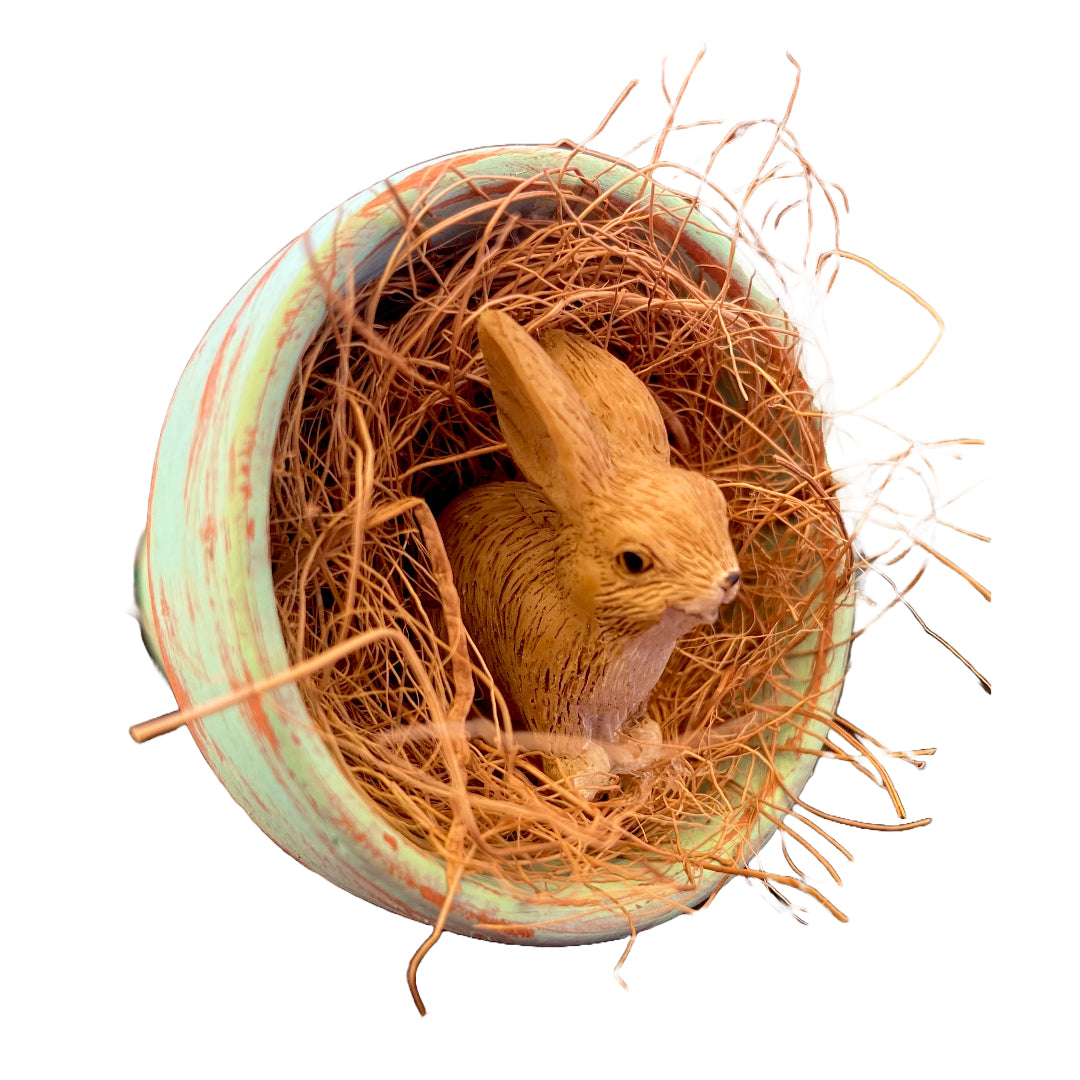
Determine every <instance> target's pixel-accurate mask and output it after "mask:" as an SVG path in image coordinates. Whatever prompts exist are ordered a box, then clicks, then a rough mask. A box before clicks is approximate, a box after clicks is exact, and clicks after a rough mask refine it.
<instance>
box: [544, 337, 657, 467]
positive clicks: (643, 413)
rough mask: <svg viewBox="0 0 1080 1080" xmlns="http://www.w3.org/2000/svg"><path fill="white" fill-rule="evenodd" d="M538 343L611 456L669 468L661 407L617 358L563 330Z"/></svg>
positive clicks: (645, 387)
mask: <svg viewBox="0 0 1080 1080" xmlns="http://www.w3.org/2000/svg"><path fill="white" fill-rule="evenodd" d="M541 343H542V344H543V346H544V349H545V350H546V352H547V354H548V355H549V356H550V357H551V358H552V360H554V361H555V363H556V364H558V365H559V367H560V368H561V370H562V371H563V372H564V373H565V374H566V376H567V378H568V379H569V380H570V382H571V383H573V385H574V389H575V390H577V392H578V393H579V394H580V395H581V400H582V401H584V402H585V406H586V408H587V409H588V410H589V412H591V413H592V414H593V416H595V417H596V422H597V423H598V424H599V425H600V428H601V429H602V430H603V431H604V432H605V433H606V435H607V440H608V445H609V447H610V448H611V453H612V455H613V456H615V457H620V456H622V457H625V456H627V455H630V456H635V457H645V458H648V459H649V460H650V461H652V462H656V463H658V464H663V465H668V464H670V462H671V447H670V446H669V445H668V437H667V428H666V427H665V425H664V418H663V416H662V415H661V413H660V406H659V405H658V404H657V403H656V398H655V397H653V394H652V391H650V390H649V388H648V387H647V386H646V385H645V384H644V383H643V382H642V381H641V380H640V379H639V378H638V377H637V376H636V375H635V374H634V373H633V372H632V371H631V370H630V369H629V368H628V367H627V366H626V365H625V364H624V363H623V362H622V361H621V360H619V359H618V358H616V357H614V356H612V355H611V353H609V352H608V351H607V350H606V349H601V348H600V347H599V346H598V345H594V344H592V342H590V341H586V340H585V339H584V338H582V337H578V336H577V335H576V334H569V333H567V332H566V331H565V330H549V331H547V332H546V333H545V334H544V335H543V337H542V338H541Z"/></svg>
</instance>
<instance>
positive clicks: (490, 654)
mask: <svg viewBox="0 0 1080 1080" xmlns="http://www.w3.org/2000/svg"><path fill="white" fill-rule="evenodd" d="M478 336H479V340H480V347H481V351H482V353H483V357H484V362H485V366H486V368H487V372H488V378H489V381H490V384H491V389H492V394H493V396H494V399H495V406H496V411H497V414H498V418H499V425H500V428H501V430H502V433H503V437H504V438H505V440H506V443H507V447H508V449H509V451H510V454H511V456H512V457H513V459H514V461H515V463H516V464H517V466H518V468H519V469H520V470H521V472H522V473H523V474H524V475H525V477H526V479H527V481H528V482H527V483H522V482H503V483H492V484H486V485H483V486H481V487H477V488H473V489H472V490H469V491H466V492H465V493H463V494H462V495H460V496H458V498H456V499H455V500H454V501H453V502H452V503H451V504H450V505H449V506H448V507H447V508H446V510H445V511H444V512H443V513H442V515H441V516H440V518H439V530H440V532H441V533H442V536H443V541H444V544H445V546H446V551H447V555H448V556H449V559H450V564H451V566H452V568H453V572H454V579H455V583H456V585H457V589H458V592H459V594H460V597H461V609H462V618H463V620H464V623H465V626H466V627H467V629H468V631H469V633H470V635H471V636H472V638H473V641H474V642H475V643H476V645H477V647H478V648H479V650H480V652H481V653H482V654H483V656H484V658H485V659H486V661H487V663H488V664H489V665H490V666H491V672H492V676H493V677H494V680H495V683H496V685H497V686H498V687H499V689H500V690H501V691H502V693H503V695H504V696H505V698H506V699H507V702H508V705H509V706H510V709H511V715H512V717H513V720H514V722H515V724H516V725H518V726H520V727H524V728H525V729H526V730H528V731H531V732H540V733H551V734H555V735H576V736H579V737H580V736H582V735H584V736H585V738H586V740H588V741H587V742H586V743H585V744H584V748H583V749H582V750H581V751H580V752H579V753H578V754H575V755H574V756H572V757H563V758H559V757H558V756H556V755H551V756H550V757H549V758H548V761H547V766H546V767H547V771H548V772H549V773H550V774H551V775H552V776H560V775H561V776H563V777H565V778H566V779H568V780H569V781H570V782H571V783H572V784H573V785H574V787H575V788H576V789H577V790H578V792H579V794H581V795H583V796H584V797H586V798H590V799H591V798H595V797H596V796H597V795H598V794H599V793H600V791H601V790H603V788H604V787H605V786H607V785H608V784H611V783H613V782H614V777H613V776H612V773H613V772H616V771H628V769H627V766H625V765H623V766H621V767H618V766H615V765H613V761H612V758H611V756H610V755H609V754H608V753H607V752H606V751H605V749H604V745H603V744H608V745H609V746H610V744H611V743H612V742H614V741H615V740H617V739H622V740H624V741H625V740H626V739H627V738H629V740H630V741H631V742H636V743H640V744H642V745H643V748H644V750H645V752H643V753H642V754H639V755H638V757H637V758H636V759H632V760H634V761H635V762H636V765H637V766H639V767H641V766H647V765H648V763H649V760H650V758H649V754H648V752H647V747H648V746H649V745H650V744H657V743H659V742H660V739H661V736H660V727H659V725H658V724H657V723H656V721H655V720H652V719H649V718H648V716H647V706H648V699H649V694H650V692H651V691H652V689H653V687H654V686H655V685H656V682H657V681H658V679H659V678H660V676H661V674H662V672H663V670H664V667H665V666H666V664H667V662H668V659H669V658H670V656H671V653H672V651H673V649H674V647H675V643H676V641H677V640H678V638H679V637H681V636H682V635H683V634H685V633H687V632H688V631H690V630H692V629H693V628H694V627H696V626H699V625H701V624H703V623H710V622H713V621H714V620H715V619H716V618H717V616H718V613H719V609H720V606H721V605H722V604H726V603H729V602H731V601H732V600H733V599H734V598H735V595H736V592H737V590H738V582H739V568H738V563H737V560H736V556H735V552H734V549H733V547H732V544H731V539H730V536H729V533H728V519H727V506H726V503H725V500H724V496H723V495H722V493H721V491H720V489H719V488H718V487H717V485H716V484H715V483H714V482H713V481H712V480H710V479H708V478H707V477H705V476H702V475H700V474H698V473H695V472H691V471H689V470H687V469H682V468H678V467H676V466H673V465H672V464H671V462H670V451H669V447H668V440H667V433H666V429H665V426H664V421H663V418H662V416H661V413H660V410H659V407H658V405H657V403H656V400H655V399H654V397H653V395H652V393H651V392H650V391H649V389H648V388H647V387H646V385H645V384H644V383H642V382H641V381H640V380H639V379H638V378H637V377H636V376H635V375H634V374H633V373H632V372H631V370H630V369H629V368H628V367H627V366H626V365H625V364H623V363H622V362H621V361H620V360H618V359H616V358H615V357H614V356H612V355H611V354H610V353H608V352H606V351H605V350H603V349H601V348H599V347H598V346H596V345H593V344H591V343H590V342H587V341H585V340H584V339H582V338H578V337H576V336H574V335H572V334H569V333H566V332H561V331H549V332H548V333H547V334H545V336H544V337H543V338H542V340H541V342H540V343H538V342H536V341H534V340H533V338H532V337H530V335H529V334H528V333H527V332H526V331H525V330H524V329H523V328H522V327H521V326H519V325H518V324H517V323H516V322H514V321H513V320H512V319H511V318H509V317H508V316H507V315H505V314H503V313H501V312H499V311H496V310H493V309H489V310H487V311H485V312H483V313H482V314H481V315H480V316H479V319H478ZM620 760H623V759H620Z"/></svg>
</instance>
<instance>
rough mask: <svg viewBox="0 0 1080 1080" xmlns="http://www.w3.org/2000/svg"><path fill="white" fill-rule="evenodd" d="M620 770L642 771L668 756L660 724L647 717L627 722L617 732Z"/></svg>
mask: <svg viewBox="0 0 1080 1080" xmlns="http://www.w3.org/2000/svg"><path fill="white" fill-rule="evenodd" d="M619 741H620V743H622V744H623V746H622V747H621V754H620V758H621V759H622V760H621V761H620V763H619V764H620V768H619V771H620V772H643V771H644V770H646V769H650V768H652V766H653V765H655V764H656V763H657V762H658V761H662V760H663V759H664V758H666V757H667V756H668V753H667V751H666V750H665V749H664V735H663V732H662V731H661V730H660V725H659V724H658V723H657V722H656V721H655V720H652V719H650V718H649V717H645V718H643V719H641V720H638V721H637V723H635V724H629V725H628V726H626V727H624V728H623V729H622V731H620V732H619Z"/></svg>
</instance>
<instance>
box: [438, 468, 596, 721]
mask: <svg viewBox="0 0 1080 1080" xmlns="http://www.w3.org/2000/svg"><path fill="white" fill-rule="evenodd" d="M439 531H440V533H441V534H442V537H443V544H444V545H445V547H446V553H447V556H448V557H449V559H450V565H451V567H452V569H453V572H454V581H455V584H456V586H457V590H458V594H459V596H460V598H461V615H462V619H463V621H464V623H465V626H466V628H467V629H468V631H469V633H470V635H471V637H472V639H473V641H474V642H475V644H476V646H477V648H478V649H479V650H480V653H481V654H482V656H483V657H484V660H485V661H486V662H487V664H488V666H489V668H490V670H491V674H492V676H493V678H494V680H495V683H496V685H497V686H498V687H499V689H500V690H501V691H502V693H503V695H504V697H505V698H506V700H507V704H508V705H509V707H510V709H511V716H512V719H513V720H514V722H515V724H521V725H524V726H525V727H528V728H529V729H531V730H533V731H560V732H569V731H572V730H573V729H574V727H575V726H576V725H575V720H576V717H574V716H572V715H570V712H571V708H570V707H569V703H571V702H573V701H575V700H576V699H577V698H578V697H579V696H580V695H581V692H582V690H583V686H582V685H581V683H582V680H580V679H577V678H575V673H576V672H577V670H578V666H579V665H578V663H577V657H578V656H579V655H580V654H581V651H582V649H583V647H584V645H585V637H586V635H585V633H584V630H585V628H584V627H583V626H578V625H576V624H577V620H575V619H574V618H573V617H572V615H571V613H569V612H568V611H567V604H566V600H565V597H564V596H562V595H561V593H562V589H561V586H560V572H559V570H560V560H561V559H563V558H565V557H566V555H567V552H566V551H565V550H564V548H565V546H566V545H565V540H564V537H563V535H562V531H561V530H560V528H559V514H558V512H557V511H556V510H555V509H554V507H553V506H552V505H551V503H550V502H548V500H547V499H545V498H544V496H543V494H542V493H541V492H540V491H539V490H538V489H537V488H535V487H534V486H533V485H531V484H526V483H517V482H506V483H497V484H486V485H484V486H483V487H478V488H474V489H472V490H470V491H466V492H465V493H464V494H462V495H459V496H458V497H457V498H456V499H455V500H454V501H453V502H452V503H451V504H450V505H449V506H448V507H447V508H446V509H445V510H444V511H443V512H442V514H441V515H440V516H439Z"/></svg>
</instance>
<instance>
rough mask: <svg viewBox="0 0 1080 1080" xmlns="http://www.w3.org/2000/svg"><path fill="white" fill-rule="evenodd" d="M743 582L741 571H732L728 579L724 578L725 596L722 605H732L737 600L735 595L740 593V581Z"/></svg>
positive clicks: (721, 601)
mask: <svg viewBox="0 0 1080 1080" xmlns="http://www.w3.org/2000/svg"><path fill="white" fill-rule="evenodd" d="M740 580H741V578H740V575H739V571H738V570H732V571H731V573H730V574H728V575H727V577H725V578H724V580H723V584H722V586H721V587H722V588H723V590H724V594H723V597H722V599H721V600H720V603H722V604H730V603H731V602H732V601H733V600H734V599H735V594H736V593H737V592H738V591H739V581H740Z"/></svg>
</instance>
